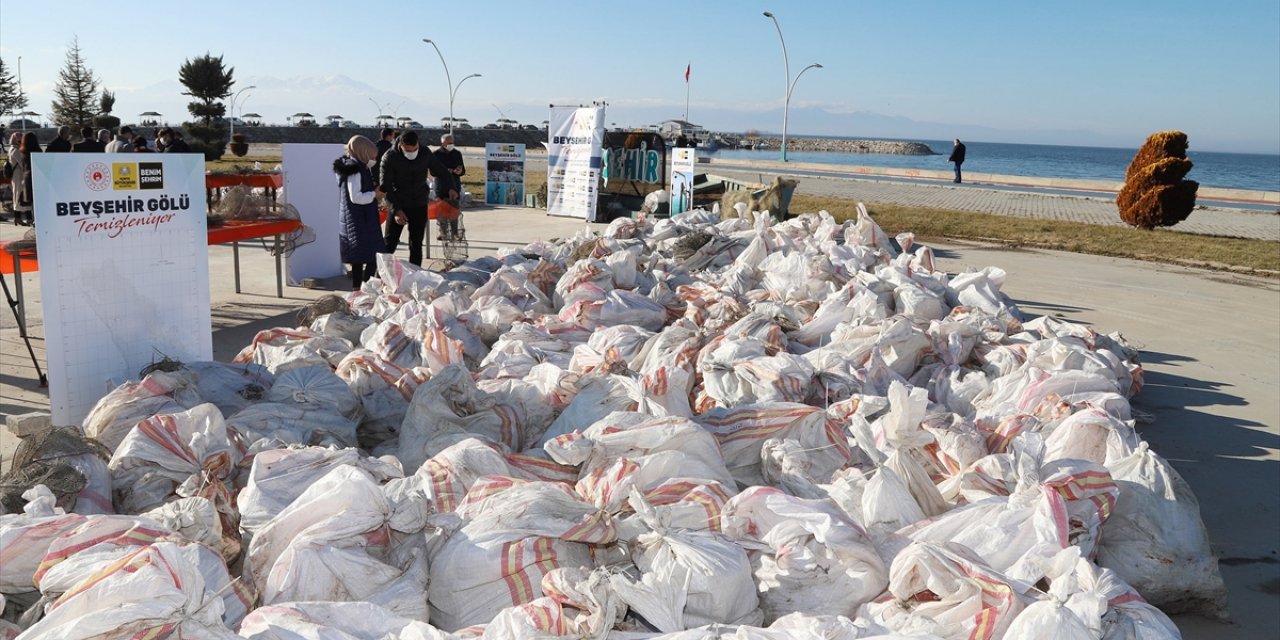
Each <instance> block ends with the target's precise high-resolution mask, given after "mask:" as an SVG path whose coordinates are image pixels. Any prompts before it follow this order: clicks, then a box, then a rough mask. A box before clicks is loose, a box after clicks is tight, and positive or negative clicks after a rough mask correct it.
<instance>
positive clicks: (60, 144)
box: [44, 125, 71, 153]
mask: <svg viewBox="0 0 1280 640" xmlns="http://www.w3.org/2000/svg"><path fill="white" fill-rule="evenodd" d="M44 150H45V151H52V152H54V153H58V152H61V153H68V152H70V151H71V127H68V126H66V125H62V126H61V127H58V137H56V138H54V139H53V142H50V143H49V146H47V147H45V148H44Z"/></svg>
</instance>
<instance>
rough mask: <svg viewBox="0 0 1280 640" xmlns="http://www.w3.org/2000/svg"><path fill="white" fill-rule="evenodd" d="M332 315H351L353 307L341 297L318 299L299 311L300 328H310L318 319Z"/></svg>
mask: <svg viewBox="0 0 1280 640" xmlns="http://www.w3.org/2000/svg"><path fill="white" fill-rule="evenodd" d="M331 313H351V305H349V304H347V301H346V300H343V299H342V297H341V296H335V295H332V294H330V295H327V296H324V297H322V298H317V299H316V300H315V301H313V302H309V303H307V304H305V305H303V306H302V308H301V309H299V310H298V326H300V327H309V326H311V323H312V322H315V320H316V318H319V317H321V316H327V315H329V314H331Z"/></svg>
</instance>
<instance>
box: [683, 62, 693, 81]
mask: <svg viewBox="0 0 1280 640" xmlns="http://www.w3.org/2000/svg"><path fill="white" fill-rule="evenodd" d="M692 70H693V63H692V62H690V63H689V64H687V65H685V68H684V81H685V82H688V81H689V72H690V71H692Z"/></svg>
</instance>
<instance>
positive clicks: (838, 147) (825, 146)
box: [738, 136, 937, 156]
mask: <svg viewBox="0 0 1280 640" xmlns="http://www.w3.org/2000/svg"><path fill="white" fill-rule="evenodd" d="M781 146H782V138H781V137H772V136H764V137H759V138H742V139H741V140H740V141H739V143H738V148H740V149H752V148H755V149H778V148H780V147H781ZM787 151H833V152H837V153H887V154H894V155H900V156H932V155H937V152H935V151H934V150H933V149H931V148H929V145H927V144H924V143H923V142H904V141H901V140H850V139H846V138H788V139H787Z"/></svg>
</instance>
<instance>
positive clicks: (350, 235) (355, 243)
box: [333, 136, 385, 291]
mask: <svg viewBox="0 0 1280 640" xmlns="http://www.w3.org/2000/svg"><path fill="white" fill-rule="evenodd" d="M377 158H378V147H377V146H375V145H374V144H373V141H371V140H369V139H368V138H366V137H364V136H351V139H350V140H348V141H347V148H346V152H345V153H344V154H343V155H342V157H340V158H338V159H337V160H334V161H333V172H334V173H335V174H337V176H338V215H339V221H340V222H339V224H340V226H339V227H338V252H339V255H341V257H342V261H343V262H345V263H347V264H348V265H351V287H352V289H353V290H356V291H359V290H360V285H361V284H364V282H365V281H366V280H368V279H369V278H372V277H373V276H374V274H376V273H377V272H378V265H377V262H376V260H377V257H378V254H379V253H381V252H382V249H383V240H382V232H381V229H379V228H378V202H377V199H378V198H381V197H382V196H383V195H385V194H383V193H382V190H381V189H379V188H378V185H377V184H376V183H375V182H374V180H373V168H374V167H375V166H377V164H376V163H377V161H378V160H377Z"/></svg>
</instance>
